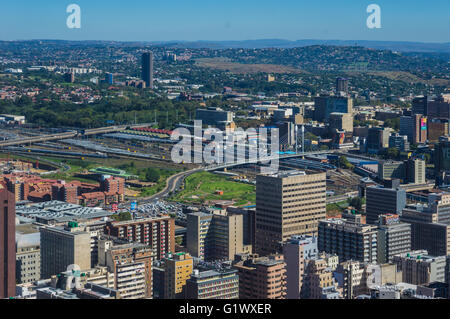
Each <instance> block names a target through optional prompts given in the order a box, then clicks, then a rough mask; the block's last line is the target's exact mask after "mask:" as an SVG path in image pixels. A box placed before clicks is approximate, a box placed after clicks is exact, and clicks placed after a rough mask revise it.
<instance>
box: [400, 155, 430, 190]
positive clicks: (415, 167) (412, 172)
mask: <svg viewBox="0 0 450 319" xmlns="http://www.w3.org/2000/svg"><path fill="white" fill-rule="evenodd" d="M405 166H406V180H407V182H408V183H412V184H425V183H426V181H427V180H426V167H427V164H426V162H425V161H424V160H423V159H420V158H410V159H408V160H407V161H406V162H405Z"/></svg>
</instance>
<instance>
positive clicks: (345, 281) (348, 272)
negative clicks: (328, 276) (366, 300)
mask: <svg viewBox="0 0 450 319" xmlns="http://www.w3.org/2000/svg"><path fill="white" fill-rule="evenodd" d="M367 275H368V274H367V271H366V267H365V265H364V264H363V263H361V262H359V261H355V260H348V261H345V262H343V263H340V264H339V265H338V266H337V268H336V271H335V278H336V280H337V282H338V285H339V287H340V288H342V297H343V298H344V299H354V298H355V297H357V296H359V295H363V294H367V293H368V287H367Z"/></svg>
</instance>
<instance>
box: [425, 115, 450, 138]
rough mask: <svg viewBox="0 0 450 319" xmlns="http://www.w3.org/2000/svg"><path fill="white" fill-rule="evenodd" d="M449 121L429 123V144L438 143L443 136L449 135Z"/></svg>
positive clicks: (431, 121)
mask: <svg viewBox="0 0 450 319" xmlns="http://www.w3.org/2000/svg"><path fill="white" fill-rule="evenodd" d="M449 133H450V132H449V124H448V119H447V120H445V119H431V120H430V121H428V142H429V143H437V142H438V141H439V138H440V137H441V136H448V135H449Z"/></svg>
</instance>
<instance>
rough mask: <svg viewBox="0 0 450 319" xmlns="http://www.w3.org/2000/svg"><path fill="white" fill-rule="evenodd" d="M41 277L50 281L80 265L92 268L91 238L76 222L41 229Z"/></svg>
mask: <svg viewBox="0 0 450 319" xmlns="http://www.w3.org/2000/svg"><path fill="white" fill-rule="evenodd" d="M40 232H41V277H42V278H43V279H48V278H50V277H51V276H52V275H57V274H59V273H61V272H63V271H66V270H67V267H68V266H70V265H78V266H79V267H80V269H81V270H87V269H90V268H91V236H90V234H89V233H88V232H86V231H85V230H84V229H83V228H82V227H79V225H78V224H77V223H75V222H69V223H68V225H67V226H65V227H41V228H40Z"/></svg>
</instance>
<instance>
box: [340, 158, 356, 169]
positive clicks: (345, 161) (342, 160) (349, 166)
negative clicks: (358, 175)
mask: <svg viewBox="0 0 450 319" xmlns="http://www.w3.org/2000/svg"><path fill="white" fill-rule="evenodd" d="M339 166H340V167H341V168H346V169H353V165H352V164H351V163H350V162H349V161H348V159H347V157H345V156H341V157H339Z"/></svg>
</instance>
